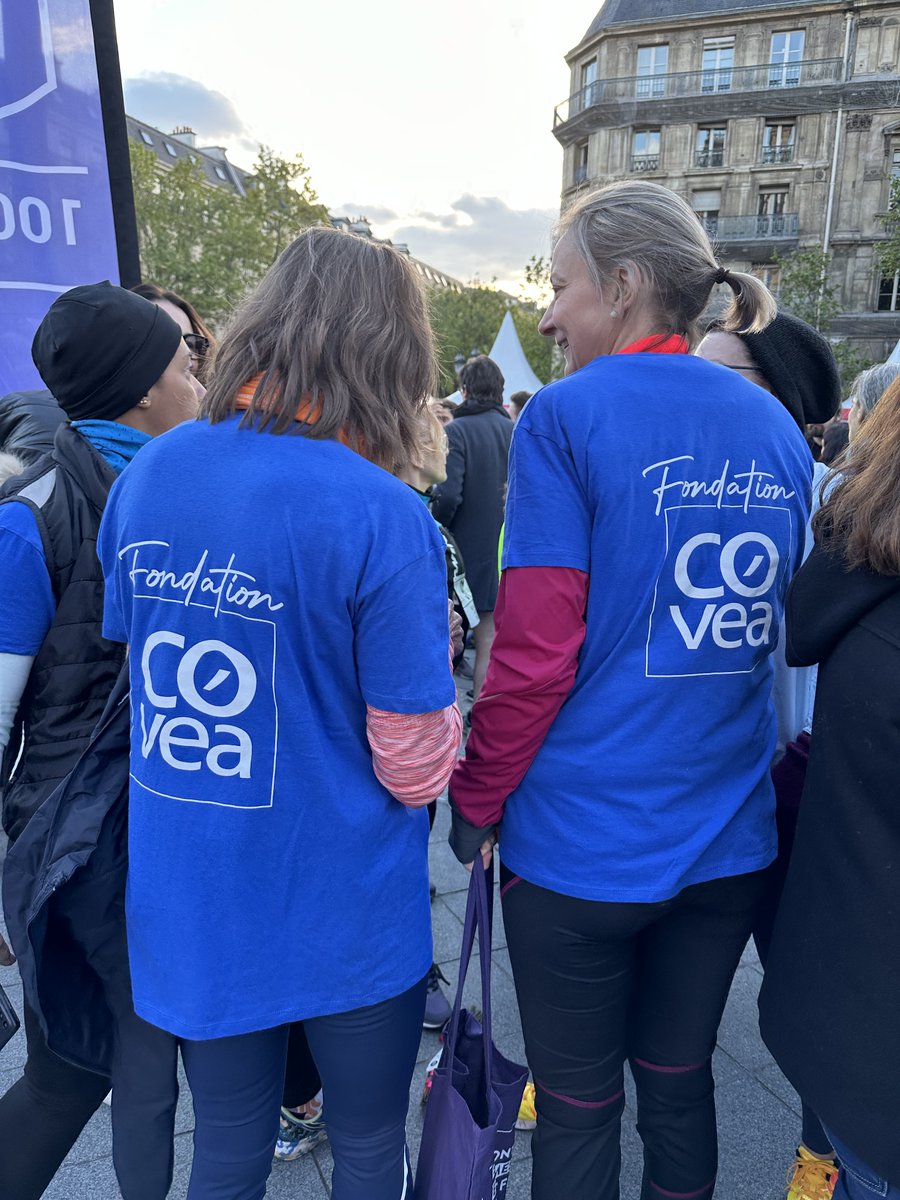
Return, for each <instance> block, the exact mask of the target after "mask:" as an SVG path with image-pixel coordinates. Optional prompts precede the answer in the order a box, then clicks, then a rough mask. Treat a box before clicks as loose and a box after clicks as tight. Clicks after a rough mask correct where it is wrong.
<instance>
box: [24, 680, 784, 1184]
mask: <svg viewBox="0 0 900 1200" xmlns="http://www.w3.org/2000/svg"><path fill="white" fill-rule="evenodd" d="M460 684H461V688H464V687H467V686H468V683H467V682H466V681H464V680H460ZM448 827H449V809H448V806H447V801H446V799H443V798H442V799H441V800H440V801H439V804H438V818H437V821H436V822H435V827H434V830H433V832H432V836H431V845H430V851H429V857H430V862H431V878H432V882H433V883H434V884H435V885H436V887H437V897H436V899H435V902H434V905H433V908H432V924H433V928H434V946H435V959H436V961H437V962H438V963H439V964H440V966H441V968H442V970H443V972H444V974H445V975H446V976H447V978H448V979H449V980H450V981H451V984H452V986H453V988H455V986H456V980H457V976H458V968H459V948H460V941H461V938H462V922H463V917H464V915H465V904H466V888H467V885H468V875H467V874H466V872H465V870H464V869H463V868H462V867H461V866H460V865H459V864H458V863H457V862H456V859H455V858H454V857H453V855H452V853H451V851H450V848H449V846H448V845H447V830H448ZM2 854H3V849H2V848H0V856H2ZM495 913H496V920H495V929H494V936H493V950H492V958H493V964H494V967H495V970H494V971H493V975H492V978H493V996H494V1005H493V1010H494V1011H493V1016H494V1037H495V1040H496V1042H497V1044H498V1046H499V1047H500V1049H501V1050H502V1051H503V1053H504V1054H506V1055H507V1056H508V1057H510V1058H513V1059H516V1060H517V1061H520V1062H524V1061H525V1058H524V1050H523V1045H522V1031H521V1027H520V1024H519V1018H518V1012H517V1009H516V998H515V991H514V989H513V981H512V974H511V971H510V965H509V957H508V955H507V952H506V941H505V937H504V932H503V922H502V919H501V918H500V905H499V903H496V904H495ZM761 979H762V973H761V970H760V966H759V961H758V960H757V958H756V955H755V953H754V952H753V950H752V948H748V949H747V951H745V954H744V957H743V959H742V961H741V965H740V967H739V968H738V971H737V975H736V977H735V980H734V985H733V987H732V989H731V995H730V996H729V999H728V1005H727V1008H726V1010H725V1017H724V1020H723V1022H722V1027H721V1030H720V1032H719V1043H718V1048H717V1050H716V1053H715V1058H714V1070H715V1077H716V1095H717V1100H718V1113H719V1144H720V1158H721V1162H720V1170H719V1184H718V1187H717V1189H716V1197H717V1200H783V1197H784V1193H785V1187H784V1181H785V1177H786V1173H787V1168H788V1165H789V1163H790V1161H791V1158H792V1155H793V1151H794V1147H795V1146H796V1144H797V1141H798V1140H799V1137H800V1115H799V1114H800V1105H799V1101H798V1099H797V1096H796V1094H795V1093H794V1091H793V1089H792V1088H791V1086H790V1085H789V1084H788V1083H787V1081H786V1080H785V1078H784V1077H783V1075H782V1074H781V1072H780V1071H779V1069H778V1067H777V1066H776V1065H775V1063H774V1061H773V1060H772V1058H771V1056H770V1055H769V1053H768V1051H767V1050H766V1048H765V1046H763V1044H762V1042H761V1041H760V1038H759V1035H758V1032H757V1011H756V996H757V992H758V990H759V985H760V981H761ZM0 982H2V983H3V986H4V988H5V989H6V991H7V993H8V994H9V996H10V998H11V1000H12V1002H13V1004H14V1005H15V1006H16V1009H17V1011H18V1012H19V1014H20V1016H21V1008H22V988H21V983H20V981H19V978H18V974H17V973H16V971H15V968H13V969H12V970H7V969H3V968H0ZM465 995H466V997H467V1000H468V1002H469V1003H475V1004H480V995H479V984H478V976H477V967H476V965H475V963H474V962H473V967H472V968H471V969H470V971H469V979H468V980H467V984H466V993H465ZM438 1046H439V1042H438V1039H437V1036H436V1035H435V1034H433V1033H423V1035H422V1042H421V1046H420V1049H419V1059H418V1063H417V1066H416V1072H415V1075H414V1077H413V1083H412V1090H411V1093H410V1108H409V1121H408V1129H409V1140H410V1146H411V1150H412V1154H413V1161H415V1155H416V1152H417V1149H418V1144H419V1138H420V1136H421V1131H422V1118H423V1112H424V1110H423V1109H422V1107H421V1105H420V1098H421V1094H422V1084H423V1081H424V1076H425V1065H426V1063H427V1062H428V1061H429V1059H430V1058H431V1057H432V1056H433V1055H434V1054H435V1052H436V1051H437V1049H438ZM24 1058H25V1039H24V1036H23V1034H22V1033H21V1031H20V1032H19V1034H18V1035H17V1036H16V1038H15V1039H14V1040H13V1041H12V1042H11V1043H10V1044H9V1045H8V1046H7V1047H6V1048H5V1049H4V1050H2V1051H0V1095H2V1094H3V1092H5V1091H6V1089H7V1088H8V1087H9V1086H10V1085H11V1084H12V1083H13V1082H14V1081H15V1080H16V1079H17V1078H18V1077H19V1073H20V1070H21V1067H22V1064H23V1062H24ZM634 1119H635V1117H634V1092H633V1089H632V1088H631V1086H630V1080H629V1087H628V1106H627V1109H626V1113H625V1120H624V1123H623V1142H622V1160H623V1161H622V1200H638V1196H639V1193H640V1172H641V1146H640V1141H639V1139H638V1136H637V1133H636V1132H635V1127H634ZM192 1128H193V1114H192V1111H191V1105H190V1099H189V1096H188V1094H187V1088H186V1087H183V1088H182V1096H181V1100H180V1102H179V1110H178V1118H177V1124H176V1133H177V1137H176V1152H175V1179H174V1183H173V1185H172V1190H171V1191H170V1193H169V1200H184V1197H185V1196H186V1195H187V1185H188V1176H189V1173H190V1163H191V1130H192ZM530 1141H531V1135H530V1134H527V1133H519V1134H517V1135H516V1145H515V1151H514V1156H513V1164H512V1169H511V1171H510V1182H509V1191H508V1200H527V1197H528V1195H529V1185H530V1178H531V1147H530ZM331 1168H332V1162H331V1154H330V1152H329V1150H328V1146H327V1143H326V1144H325V1145H324V1146H320V1147H318V1148H317V1149H316V1150H315V1151H314V1152H313V1154H312V1155H311V1156H310V1157H308V1158H306V1159H301V1160H299V1161H298V1162H295V1163H283V1164H282V1163H278V1164H275V1165H274V1167H273V1170H272V1175H271V1177H270V1180H269V1186H268V1190H267V1192H266V1196H267V1197H268V1200H325V1198H326V1197H328V1196H329V1195H330V1187H329V1181H330V1178H331ZM45 1197H46V1200H118V1197H119V1190H118V1187H117V1185H116V1180H115V1175H114V1173H113V1169H112V1159H111V1145H110V1125H109V1109H108V1107H107V1106H106V1105H103V1106H102V1107H101V1109H100V1111H99V1112H98V1113H96V1114H95V1116H94V1117H93V1118H92V1120H91V1121H90V1122H89V1124H88V1125H87V1127H86V1128H85V1130H84V1132H83V1133H82V1135H81V1137H80V1138H79V1140H78V1142H77V1143H76V1144H75V1146H74V1147H73V1149H72V1151H71V1153H70V1154H69V1156H68V1158H67V1159H66V1161H65V1163H64V1164H63V1166H62V1168H61V1170H60V1171H59V1173H58V1175H57V1177H56V1179H55V1180H54V1182H53V1183H52V1184H51V1185H50V1188H49V1189H48V1191H47V1192H46V1193H45ZM3 1200H14V1198H13V1197H3ZM560 1200H565V1197H560Z"/></svg>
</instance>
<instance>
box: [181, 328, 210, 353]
mask: <svg viewBox="0 0 900 1200" xmlns="http://www.w3.org/2000/svg"><path fill="white" fill-rule="evenodd" d="M184 344H185V345H186V346H187V348H188V350H190V352H191V354H194V355H196V356H197V358H205V357H206V354H207V352H208V351H209V338H208V337H204V336H203V334H202V333H186V334H184Z"/></svg>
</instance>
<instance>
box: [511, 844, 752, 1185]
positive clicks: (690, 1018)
mask: <svg viewBox="0 0 900 1200" xmlns="http://www.w3.org/2000/svg"><path fill="white" fill-rule="evenodd" d="M764 877H765V872H763V871H758V872H756V873H754V874H750V875H739V876H736V877H734V878H731V879H716V880H713V881H712V882H710V883H700V884H696V885H694V886H692V887H688V888H685V889H684V891H682V892H680V893H679V894H678V895H677V896H675V897H674V898H673V899H671V900H666V901H662V902H660V903H656V904H626V903H623V904H615V903H600V902H597V901H592V900H578V899H575V898H573V897H571V896H563V895H561V894H560V893H558V892H551V891H548V890H547V889H545V888H541V887H537V886H536V885H535V884H532V883H527V882H526V881H525V880H523V879H520V878H519V877H518V876H516V875H513V874H511V873H510V871H509V870H508V869H507V868H505V867H503V866H502V864H501V872H500V884H501V889H500V895H501V897H502V900H503V920H504V924H505V925H506V936H507V941H508V943H509V957H510V961H511V962H512V968H513V975H514V977H515V983H516V994H517V996H518V999H519V1012H520V1014H521V1017H522V1029H523V1032H524V1034H525V1050H526V1053H527V1055H528V1065H529V1066H530V1067H531V1070H532V1072H533V1074H534V1082H535V1087H536V1090H537V1111H538V1123H537V1131H536V1132H535V1135H534V1139H533V1141H532V1158H533V1171H532V1192H531V1195H532V1200H558V1198H559V1197H561V1196H564V1197H565V1198H566V1200H618V1198H619V1168H620V1163H621V1157H620V1154H621V1152H620V1147H619V1136H620V1120H621V1116H622V1110H623V1108H624V1107H625V1083H624V1077H623V1067H624V1064H625V1060H626V1059H628V1060H629V1062H630V1065H631V1073H632V1076H633V1077H634V1083H635V1088H636V1091H637V1103H638V1113H637V1115H638V1132H639V1134H640V1136H641V1139H642V1141H643V1143H644V1181H643V1187H642V1189H641V1200H710V1198H711V1197H712V1194H713V1191H714V1189H715V1182H716V1169H717V1163H718V1145H717V1141H716V1108H715V1100H714V1088H713V1076H712V1052H713V1049H714V1047H715V1043H716V1031H717V1030H718V1028H719V1022H720V1021H721V1019H722V1012H723V1009H724V1007H725V1001H726V999H727V997H728V990H729V987H730V985H731V981H732V978H733V976H734V972H735V968H736V967H737V965H738V962H739V961H740V957H741V952H742V951H743V949H744V946H745V945H746V942H747V938H748V937H749V935H750V927H751V925H752V922H753V916H754V912H755V909H756V906H757V904H758V902H759V898H760V895H761V893H762V888H763V886H764Z"/></svg>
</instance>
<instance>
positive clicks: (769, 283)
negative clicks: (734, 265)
mask: <svg viewBox="0 0 900 1200" xmlns="http://www.w3.org/2000/svg"><path fill="white" fill-rule="evenodd" d="M750 274H751V275H755V276H756V278H757V279H760V280H762V282H763V283H764V284H765V285H766V287H767V288H768V289H769V291H770V292H775V293H777V292H778V285H779V283H780V282H781V267H779V266H777V265H776V264H775V263H754V264H753V266H752V267H751V268H750Z"/></svg>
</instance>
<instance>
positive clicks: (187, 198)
mask: <svg viewBox="0 0 900 1200" xmlns="http://www.w3.org/2000/svg"><path fill="white" fill-rule="evenodd" d="M130 149H131V173H132V180H133V183H134V198H135V208H136V212H137V224H138V237H139V240H140V247H141V271H142V274H143V277H144V279H145V280H147V281H149V282H153V283H158V284H159V285H160V286H161V287H165V288H171V289H172V290H173V291H176V292H178V293H179V294H180V295H183V296H185V297H186V298H187V299H188V300H190V301H191V303H192V304H194V306H195V307H196V308H197V311H198V312H199V313H200V314H201V316H203V318H204V319H205V320H207V321H209V322H210V323H211V324H212V325H219V324H221V323H222V322H223V321H224V320H225V319H226V318H227V316H228V315H229V313H230V312H231V311H232V309H233V308H234V307H235V305H236V304H238V303H239V302H240V300H242V299H243V297H244V296H245V295H246V294H247V292H249V291H250V290H251V289H252V288H253V287H255V286H256V284H257V283H258V282H259V281H260V279H261V278H262V277H263V275H264V274H265V273H266V271H267V270H268V269H269V267H270V266H271V265H272V263H273V262H274V261H275V259H276V258H277V257H278V255H279V254H280V253H281V251H282V250H283V249H284V248H285V246H286V245H287V244H288V243H289V242H290V241H291V240H292V239H293V238H294V237H296V236H297V234H298V233H300V231H301V230H302V229H305V228H307V227H308V226H310V225H318V224H323V223H324V222H326V221H327V219H328V213H327V211H326V209H325V208H324V206H322V205H321V204H319V203H318V200H317V197H316V193H315V191H314V190H313V188H312V184H311V183H310V179H309V173H308V171H307V170H306V167H305V165H304V163H303V160H302V158H300V157H297V158H295V159H294V160H293V161H287V160H285V159H282V158H279V157H278V156H277V155H275V154H273V153H272V151H270V150H268V149H267V148H266V147H262V148H261V149H260V153H259V158H258V160H257V162H256V164H255V166H254V171H253V176H252V178H251V179H250V180H249V181H248V186H247V195H246V197H242V196H239V195H237V194H236V193H235V192H232V191H230V190H228V189H226V188H218V187H213V186H211V185H210V183H209V181H208V180H207V178H206V176H205V175H204V173H203V171H202V169H201V168H200V167H199V166H198V165H197V164H195V163H192V162H191V161H190V160H189V159H180V160H179V161H178V162H176V163H175V164H174V166H173V167H172V168H171V169H169V170H167V171H163V170H161V169H160V167H159V164H158V160H157V158H156V155H155V154H154V153H153V152H152V150H148V149H145V148H144V147H143V146H138V145H136V144H135V143H132V144H131V147H130Z"/></svg>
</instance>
